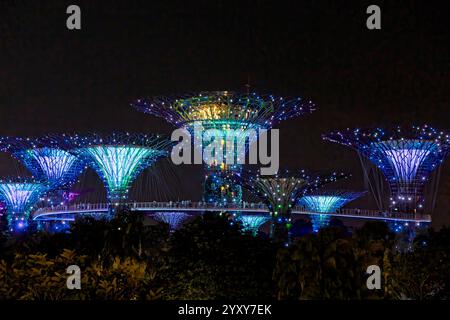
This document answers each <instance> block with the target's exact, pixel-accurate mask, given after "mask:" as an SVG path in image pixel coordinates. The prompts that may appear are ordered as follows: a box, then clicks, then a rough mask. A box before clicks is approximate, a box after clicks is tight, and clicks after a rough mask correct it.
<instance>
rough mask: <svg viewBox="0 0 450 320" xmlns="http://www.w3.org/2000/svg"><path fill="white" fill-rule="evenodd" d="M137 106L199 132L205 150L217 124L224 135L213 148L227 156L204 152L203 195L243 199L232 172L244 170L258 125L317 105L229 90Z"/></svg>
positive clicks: (223, 201) (197, 141)
mask: <svg viewBox="0 0 450 320" xmlns="http://www.w3.org/2000/svg"><path fill="white" fill-rule="evenodd" d="M132 106H133V107H134V108H136V109H138V110H139V111H142V112H145V113H148V114H152V115H155V116H158V117H161V118H164V119H165V120H166V121H168V122H170V123H172V124H173V125H175V126H176V127H178V128H183V129H185V130H186V132H188V133H189V134H190V135H191V136H193V137H194V139H193V140H194V142H195V146H196V148H197V152H199V153H200V154H202V155H203V151H204V149H205V148H203V146H204V143H203V142H208V143H209V142H211V143H212V142H213V141H211V138H210V137H209V136H208V132H207V131H206V130H210V129H213V130H216V134H217V135H218V136H220V137H221V141H220V144H219V145H218V147H217V149H216V148H214V154H215V155H216V153H217V154H220V153H221V152H223V157H220V158H222V159H223V160H222V161H220V162H218V161H216V160H213V159H209V160H208V157H207V156H206V157H205V158H206V159H205V160H206V161H205V162H206V165H205V171H206V175H205V183H204V195H203V198H204V201H206V202H208V203H215V204H217V205H226V204H227V203H240V202H241V200H242V189H241V187H240V186H239V185H236V184H234V183H233V182H232V177H231V176H232V175H233V173H234V172H239V171H240V170H241V166H242V164H244V162H245V156H246V153H247V151H248V150H249V148H250V146H251V144H252V143H254V142H255V141H256V140H257V131H258V130H263V129H270V128H272V127H273V126H274V125H275V124H277V123H278V122H280V121H283V120H285V119H288V118H292V117H295V116H300V115H303V114H306V113H311V112H312V111H313V110H314V104H313V103H312V102H311V101H309V100H303V99H302V98H299V97H298V98H283V97H276V96H273V95H257V94H256V93H251V94H239V93H236V92H229V91H215V92H202V93H199V94H194V95H184V96H176V97H173V98H170V97H153V98H149V99H139V100H136V101H135V102H134V103H132ZM199 131H200V132H199ZM255 133H256V134H255ZM210 145H211V144H208V145H207V146H205V147H208V146H210ZM236 145H237V146H238V147H237V151H236V152H233V153H232V154H231V153H230V156H229V158H228V159H227V154H226V153H227V152H228V151H230V150H234V146H236ZM225 151H226V152H225ZM230 158H232V159H230Z"/></svg>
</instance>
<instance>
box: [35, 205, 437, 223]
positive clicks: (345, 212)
mask: <svg viewBox="0 0 450 320" xmlns="http://www.w3.org/2000/svg"><path fill="white" fill-rule="evenodd" d="M123 205H125V206H127V207H129V208H130V210H133V211H240V212H249V213H251V212H254V213H268V211H269V210H268V208H267V206H266V205H265V204H263V203H249V202H243V203H242V204H239V205H233V204H230V205H227V206H226V207H221V206H217V205H215V204H212V203H206V202H191V201H181V202H172V201H169V202H156V201H153V202H132V203H127V204H123ZM113 206H114V205H113ZM109 208H110V205H109V204H108V203H93V204H91V203H85V204H74V205H70V206H55V207H48V208H40V209H38V210H36V211H35V212H34V213H33V219H38V218H40V217H44V216H50V215H51V216H53V215H60V214H81V213H102V212H107V211H108V210H109ZM292 213H293V214H301V215H311V214H323V213H319V212H312V211H308V210H306V209H305V208H304V207H294V208H293V210H292ZM327 214H329V215H332V216H341V217H348V218H362V219H377V220H400V221H413V222H431V216H430V215H424V214H410V213H400V212H383V211H378V210H366V209H340V210H337V211H336V212H333V213H327Z"/></svg>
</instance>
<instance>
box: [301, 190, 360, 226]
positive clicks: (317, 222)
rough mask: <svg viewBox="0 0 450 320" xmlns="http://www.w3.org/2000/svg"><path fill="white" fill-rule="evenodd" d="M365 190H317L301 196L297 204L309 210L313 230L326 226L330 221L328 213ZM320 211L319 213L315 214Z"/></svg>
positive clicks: (357, 196)
mask: <svg viewBox="0 0 450 320" xmlns="http://www.w3.org/2000/svg"><path fill="white" fill-rule="evenodd" d="M364 194H365V192H356V191H347V190H317V191H313V192H311V193H308V194H306V195H305V196H303V197H301V198H300V200H299V204H300V205H301V206H304V207H305V208H306V210H308V211H310V212H311V213H312V214H311V223H312V226H313V232H318V231H319V229H321V228H323V227H325V226H327V225H328V224H329V222H330V217H331V216H330V215H329V214H330V213H334V212H336V211H337V210H338V209H340V208H342V207H343V206H345V205H346V204H347V203H348V202H350V201H353V200H355V199H357V198H359V197H361V196H362V195H364ZM317 213H321V214H317Z"/></svg>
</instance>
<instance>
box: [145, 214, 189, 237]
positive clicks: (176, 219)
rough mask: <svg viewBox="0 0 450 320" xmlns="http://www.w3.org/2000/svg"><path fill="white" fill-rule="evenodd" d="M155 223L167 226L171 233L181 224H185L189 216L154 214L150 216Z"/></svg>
mask: <svg viewBox="0 0 450 320" xmlns="http://www.w3.org/2000/svg"><path fill="white" fill-rule="evenodd" d="M152 217H153V218H154V219H155V220H156V221H159V222H163V223H166V224H168V225H169V230H170V232H173V231H175V230H178V229H179V228H180V227H181V226H182V225H183V223H185V222H186V221H187V220H188V219H189V218H190V215H189V214H187V213H185V212H178V211H174V212H167V211H163V212H156V213H155V214H153V216H152Z"/></svg>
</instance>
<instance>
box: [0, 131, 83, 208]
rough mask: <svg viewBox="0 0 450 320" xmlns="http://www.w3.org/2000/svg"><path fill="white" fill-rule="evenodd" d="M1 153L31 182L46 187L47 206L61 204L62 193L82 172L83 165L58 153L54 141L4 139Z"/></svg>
mask: <svg viewBox="0 0 450 320" xmlns="http://www.w3.org/2000/svg"><path fill="white" fill-rule="evenodd" d="M2 145H3V146H4V151H8V152H10V153H11V154H12V156H13V157H14V158H16V159H18V160H19V161H21V162H22V163H23V164H24V166H25V167H26V168H27V169H28V170H29V171H30V172H31V174H32V175H33V177H34V178H36V179H37V180H39V181H42V182H44V183H46V184H47V185H48V187H49V190H51V192H50V193H49V194H48V198H49V200H50V202H55V201H57V202H58V204H59V202H61V201H63V202H65V199H64V196H63V194H64V193H67V192H70V187H71V186H72V185H73V184H74V183H75V182H76V180H77V178H78V176H79V175H80V174H81V173H82V172H83V170H84V168H85V164H84V162H83V161H82V160H81V159H80V158H78V157H76V156H75V155H73V154H70V153H69V152H67V151H65V150H63V149H61V147H60V146H59V145H58V141H57V140H55V139H53V140H49V139H46V138H45V137H40V138H35V139H32V138H20V137H6V138H3V139H2Z"/></svg>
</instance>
